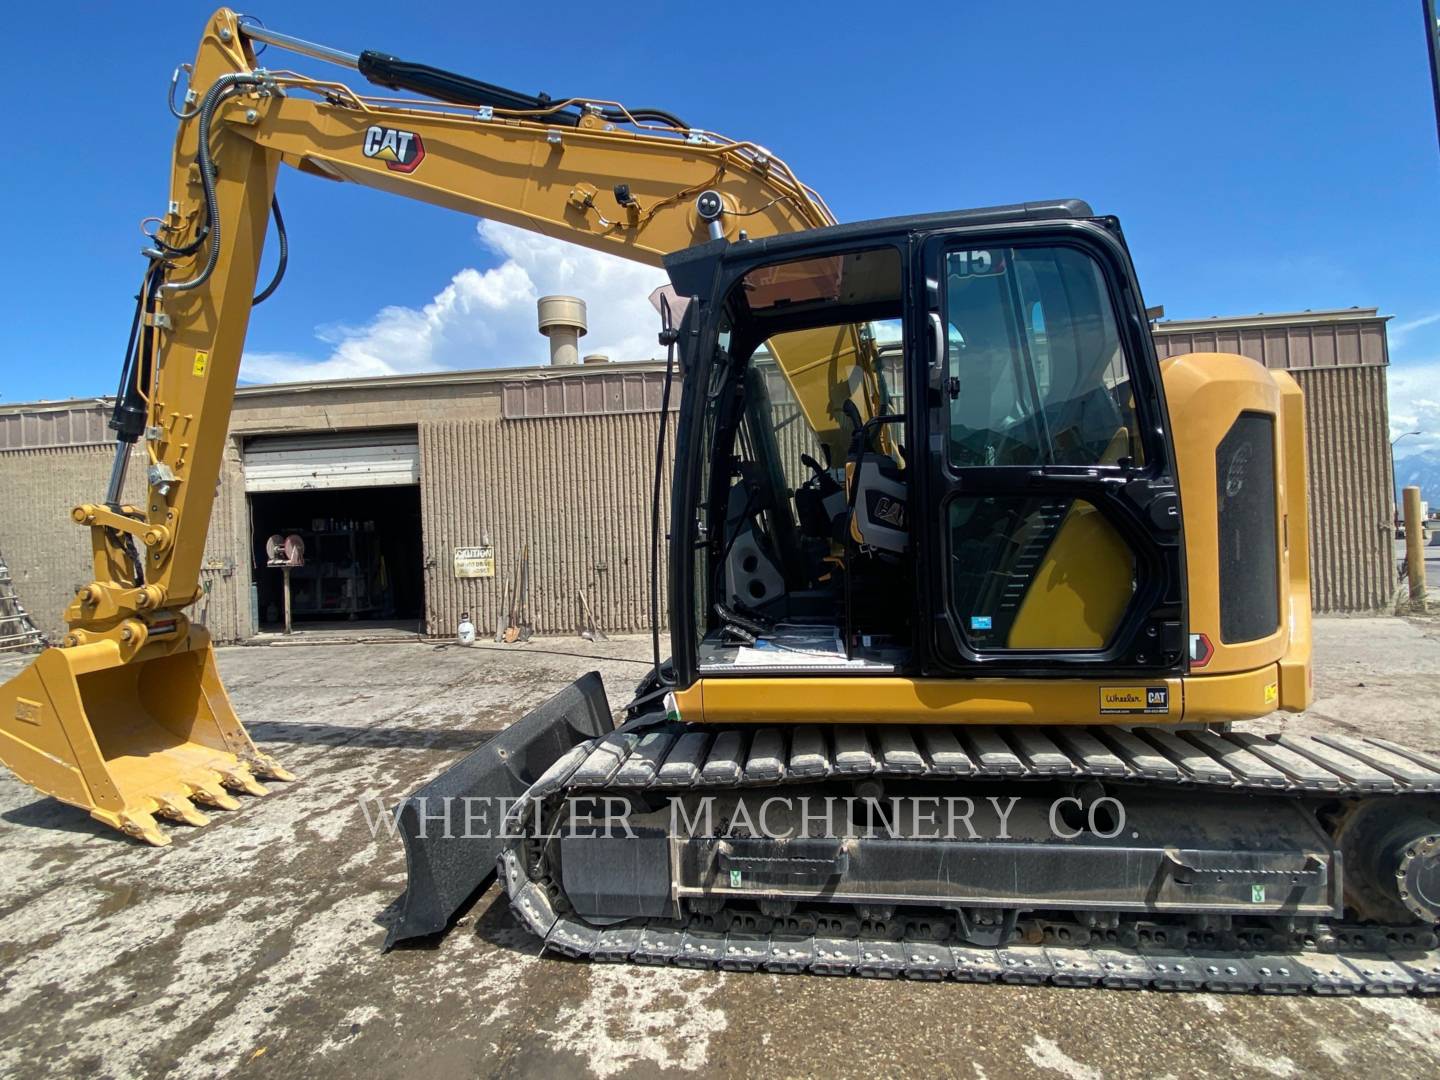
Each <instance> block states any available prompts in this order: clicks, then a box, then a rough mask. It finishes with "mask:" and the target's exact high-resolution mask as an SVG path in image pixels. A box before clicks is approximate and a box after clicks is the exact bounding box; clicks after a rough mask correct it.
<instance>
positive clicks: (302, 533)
mask: <svg viewBox="0 0 1440 1080" xmlns="http://www.w3.org/2000/svg"><path fill="white" fill-rule="evenodd" d="M244 457H245V490H246V493H247V496H248V500H249V504H250V525H251V530H250V531H251V537H250V540H251V566H252V581H253V582H254V592H253V597H254V608H255V611H254V615H255V624H256V627H257V629H258V630H259V631H260V632H262V633H272V632H277V631H280V630H282V629H283V627H284V606H283V605H284V592H283V588H284V586H283V580H284V579H283V575H282V572H281V571H280V570H279V569H276V568H274V567H270V566H267V565H266V562H267V558H266V551H265V543H266V540H267V539H268V538H269V537H271V536H274V535H276V534H280V535H282V536H289V535H296V536H299V537H300V539H301V540H302V541H303V542H304V545H305V562H304V565H303V566H301V567H297V568H295V569H294V570H292V571H291V577H290V595H291V621H292V624H293V626H294V628H295V630H296V631H297V632H306V633H311V632H315V631H323V630H330V629H333V630H337V631H340V632H342V633H347V634H348V633H355V632H367V633H368V632H374V631H378V630H382V629H383V630H391V631H403V632H407V633H417V632H420V631H422V630H423V623H422V620H423V615H424V611H425V593H424V579H423V565H422V564H423V558H424V556H423V549H422V541H421V524H420V486H419V454H418V447H417V445H416V438H415V430H414V429H413V428H411V429H408V430H406V429H399V430H380V431H375V430H367V431H357V432H346V433H340V434H337V433H326V434H320V435H310V436H277V437H269V436H267V437H259V438H252V439H250V440H247V442H246V444H245V453H244Z"/></svg>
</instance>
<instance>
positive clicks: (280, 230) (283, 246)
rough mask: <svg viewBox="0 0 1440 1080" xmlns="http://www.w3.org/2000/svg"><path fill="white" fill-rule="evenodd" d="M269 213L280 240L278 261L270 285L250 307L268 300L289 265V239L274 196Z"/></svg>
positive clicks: (276, 197)
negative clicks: (273, 220) (273, 219)
mask: <svg viewBox="0 0 1440 1080" xmlns="http://www.w3.org/2000/svg"><path fill="white" fill-rule="evenodd" d="M270 213H271V215H272V216H273V217H274V218H275V233H276V235H277V236H279V238H280V261H279V262H277V263H276V264H275V276H274V277H272V278H271V279H270V284H269V285H266V286H265V288H263V289H261V290H260V295H259V296H257V297H255V299H254V300H251V301H250V306H251V307H256V306H257V305H259V304H263V303H264V302H265V301H266V300H269V299H270V294H271V293H273V292H274V291H275V290H276V289H278V288H279V287H280V282H281V281H282V280H283V279H284V277H285V267H286V266H288V265H289V264H290V238H289V237H288V236H286V235H285V219H284V218H283V217H281V216H280V199H279V197H278V196H276V195H272V196H270Z"/></svg>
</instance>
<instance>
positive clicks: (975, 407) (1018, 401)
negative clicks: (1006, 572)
mask: <svg viewBox="0 0 1440 1080" xmlns="http://www.w3.org/2000/svg"><path fill="white" fill-rule="evenodd" d="M945 271H946V290H945V295H946V321H947V334H946V355H947V366H948V369H949V371H948V373H949V375H950V376H951V381H950V384H949V385H950V388H951V389H950V393H951V404H950V424H949V440H948V443H949V454H950V461H951V463H952V464H954V465H957V466H962V467H963V466H987V465H1024V466H1035V465H1123V464H1139V463H1140V462H1141V453H1142V452H1141V447H1140V440H1139V425H1138V423H1137V420H1136V414H1135V404H1134V399H1133V396H1132V393H1131V388H1130V372H1129V368H1128V366H1127V363H1126V357H1125V353H1124V350H1123V348H1122V346H1121V341H1120V335H1119V332H1118V330H1117V328H1116V323H1115V315H1114V311H1113V309H1112V307H1111V302H1110V294H1109V290H1108V289H1107V288H1106V284H1105V279H1104V276H1103V275H1102V273H1101V271H1100V268H1099V267H1098V266H1097V265H1096V264H1095V262H1094V260H1093V259H1091V258H1090V257H1089V256H1088V255H1086V254H1085V253H1084V252H1082V251H1080V250H1078V249H1075V248H1068V247H1032V248H1018V247H1017V248H993V249H988V250H982V251H977V250H963V251H960V250H957V251H950V252H948V253H947V255H946V259H945Z"/></svg>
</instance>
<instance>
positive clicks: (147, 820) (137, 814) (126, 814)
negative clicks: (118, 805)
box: [94, 810, 170, 847]
mask: <svg viewBox="0 0 1440 1080" xmlns="http://www.w3.org/2000/svg"><path fill="white" fill-rule="evenodd" d="M94 816H95V817H97V818H99V819H100V820H101V821H103V822H105V823H106V824H107V825H114V826H115V827H116V828H117V829H119V830H120V831H121V832H123V833H124V834H125V835H126V836H133V837H134V838H135V839H136V840H143V841H145V843H147V844H154V845H155V846H156V847H166V846H167V845H168V844H169V843H170V837H168V836H166V835H165V834H164V833H163V832H161V831H160V823H159V822H157V821H156V820H155V818H154V816H153V815H152V814H148V813H146V812H145V811H143V810H124V811H121V812H120V813H118V814H115V815H113V818H112V816H111V815H105V816H101V815H100V814H95V815H94Z"/></svg>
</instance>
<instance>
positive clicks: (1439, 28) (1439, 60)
mask: <svg viewBox="0 0 1440 1080" xmlns="http://www.w3.org/2000/svg"><path fill="white" fill-rule="evenodd" d="M1420 7H1421V9H1422V10H1423V11H1424V14H1425V44H1426V46H1427V47H1428V48H1429V50H1430V85H1431V89H1433V90H1434V91H1435V135H1436V138H1440V8H1437V6H1436V0H1420Z"/></svg>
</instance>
